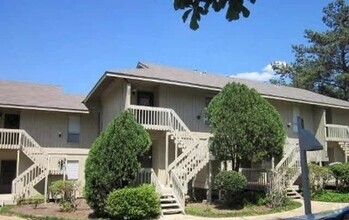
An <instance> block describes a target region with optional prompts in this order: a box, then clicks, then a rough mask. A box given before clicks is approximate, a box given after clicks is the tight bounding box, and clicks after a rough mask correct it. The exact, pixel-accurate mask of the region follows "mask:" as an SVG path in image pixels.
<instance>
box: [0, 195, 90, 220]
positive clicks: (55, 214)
mask: <svg viewBox="0 0 349 220" xmlns="http://www.w3.org/2000/svg"><path fill="white" fill-rule="evenodd" d="M77 203H78V204H79V205H78V206H77V209H76V210H75V211H74V212H62V211H61V208H60V206H59V204H56V203H47V204H40V205H38V206H37V208H33V205H32V204H28V205H18V206H5V207H3V208H0V213H2V214H5V215H16V216H19V217H23V218H26V219H27V218H30V219H33V220H41V219H45V220H56V219H57V220H58V219H60V220H62V219H88V218H89V217H93V216H91V215H92V214H93V211H92V209H90V207H89V206H88V205H87V204H86V202H85V200H83V199H81V200H79V201H78V202H77Z"/></svg>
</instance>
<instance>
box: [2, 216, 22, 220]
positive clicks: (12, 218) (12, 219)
mask: <svg viewBox="0 0 349 220" xmlns="http://www.w3.org/2000/svg"><path fill="white" fill-rule="evenodd" d="M0 220H24V218H20V217H17V216H5V215H0Z"/></svg>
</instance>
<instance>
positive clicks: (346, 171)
mask: <svg viewBox="0 0 349 220" xmlns="http://www.w3.org/2000/svg"><path fill="white" fill-rule="evenodd" d="M329 168H330V170H331V172H332V175H333V176H334V178H336V180H337V181H338V183H339V187H340V188H342V189H346V190H348V188H349V163H336V164H332V165H330V166H329Z"/></svg>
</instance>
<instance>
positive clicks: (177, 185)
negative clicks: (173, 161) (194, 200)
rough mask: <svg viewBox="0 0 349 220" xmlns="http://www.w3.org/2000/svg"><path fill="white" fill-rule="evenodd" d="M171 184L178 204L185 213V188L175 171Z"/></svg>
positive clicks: (172, 173) (172, 172)
mask: <svg viewBox="0 0 349 220" xmlns="http://www.w3.org/2000/svg"><path fill="white" fill-rule="evenodd" d="M170 174H171V175H170V176H171V182H172V191H173V195H174V197H175V199H176V200H177V203H178V204H179V207H180V208H181V209H182V211H183V212H184V210H185V191H186V190H185V188H184V186H183V184H182V183H181V181H180V180H179V178H178V176H177V174H176V172H175V171H174V170H171V173H170Z"/></svg>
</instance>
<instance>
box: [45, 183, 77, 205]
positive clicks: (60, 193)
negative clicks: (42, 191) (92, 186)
mask: <svg viewBox="0 0 349 220" xmlns="http://www.w3.org/2000/svg"><path fill="white" fill-rule="evenodd" d="M77 188H78V186H77V184H76V183H75V182H74V181H67V180H57V181H54V182H52V183H51V185H50V187H49V190H50V192H51V195H52V197H53V199H54V200H55V202H57V200H59V206H60V208H61V211H63V212H71V211H75V210H76V208H77V203H76V191H77Z"/></svg>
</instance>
